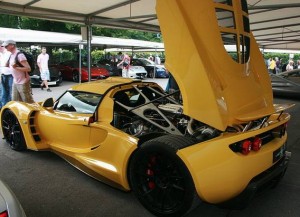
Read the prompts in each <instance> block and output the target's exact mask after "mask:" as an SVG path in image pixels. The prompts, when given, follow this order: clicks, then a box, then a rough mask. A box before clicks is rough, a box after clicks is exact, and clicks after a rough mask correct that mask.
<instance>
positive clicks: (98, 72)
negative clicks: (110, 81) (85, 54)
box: [57, 60, 110, 82]
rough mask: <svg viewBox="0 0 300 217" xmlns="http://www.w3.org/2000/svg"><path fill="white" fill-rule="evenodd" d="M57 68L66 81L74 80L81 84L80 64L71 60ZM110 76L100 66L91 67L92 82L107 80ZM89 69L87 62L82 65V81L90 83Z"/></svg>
mask: <svg viewBox="0 0 300 217" xmlns="http://www.w3.org/2000/svg"><path fill="white" fill-rule="evenodd" d="M57 68H58V69H59V70H60V71H61V73H62V78H63V79H64V80H72V81H74V82H79V62H78V61H76V60H69V61H65V62H61V63H59V64H58V65H57ZM109 76H110V74H109V71H108V70H107V69H105V68H102V67H98V66H91V80H98V79H105V78H108V77H109ZM88 80H89V79H88V67H87V63H86V62H82V64H81V81H88Z"/></svg>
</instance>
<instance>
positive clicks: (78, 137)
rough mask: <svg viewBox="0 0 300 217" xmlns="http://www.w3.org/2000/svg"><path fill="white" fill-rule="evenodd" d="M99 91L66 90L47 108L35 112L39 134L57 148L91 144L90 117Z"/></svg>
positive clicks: (98, 99) (84, 147)
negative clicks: (41, 112) (37, 113)
mask: <svg viewBox="0 0 300 217" xmlns="http://www.w3.org/2000/svg"><path fill="white" fill-rule="evenodd" d="M100 99H101V95H99V94H94V93H86V92H79V91H67V92H66V93H64V95H63V96H62V97H61V98H60V99H59V100H58V101H57V102H56V103H55V105H54V108H53V109H52V110H50V111H47V110H46V111H44V114H43V115H40V116H39V127H40V131H41V132H42V134H43V135H42V136H43V138H46V139H47V140H48V142H49V144H50V145H51V146H52V147H57V148H61V149H74V150H80V149H86V148H90V147H91V143H90V133H91V129H90V128H91V125H90V122H91V119H92V118H93V116H94V112H95V109H96V107H97V105H98V103H99V101H100Z"/></svg>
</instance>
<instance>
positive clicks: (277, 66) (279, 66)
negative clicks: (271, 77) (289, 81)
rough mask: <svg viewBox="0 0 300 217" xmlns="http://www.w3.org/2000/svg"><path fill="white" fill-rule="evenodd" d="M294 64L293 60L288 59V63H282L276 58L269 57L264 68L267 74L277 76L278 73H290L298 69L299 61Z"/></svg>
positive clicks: (299, 66)
mask: <svg viewBox="0 0 300 217" xmlns="http://www.w3.org/2000/svg"><path fill="white" fill-rule="evenodd" d="M296 63H297V64H295V63H294V60H293V59H290V60H289V61H288V62H286V63H283V62H282V59H280V58H278V57H275V58H273V57H271V58H269V59H268V60H267V61H266V66H267V68H268V70H269V73H273V74H278V73H280V72H285V71H291V70H294V69H300V60H298V61H297V62H296Z"/></svg>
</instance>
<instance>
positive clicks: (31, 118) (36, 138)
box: [29, 111, 41, 142]
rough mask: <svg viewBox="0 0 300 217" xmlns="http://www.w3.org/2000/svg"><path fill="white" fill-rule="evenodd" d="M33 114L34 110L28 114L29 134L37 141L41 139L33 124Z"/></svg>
mask: <svg viewBox="0 0 300 217" xmlns="http://www.w3.org/2000/svg"><path fill="white" fill-rule="evenodd" d="M35 114H36V112H35V111H33V112H32V113H31V114H30V117H29V124H30V125H29V127H30V132H31V135H32V137H33V139H34V141H36V142H39V141H41V137H40V136H39V133H38V131H37V130H36V126H35V122H34V121H35Z"/></svg>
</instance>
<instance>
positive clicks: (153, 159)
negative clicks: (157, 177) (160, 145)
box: [146, 156, 156, 189]
mask: <svg viewBox="0 0 300 217" xmlns="http://www.w3.org/2000/svg"><path fill="white" fill-rule="evenodd" d="M155 162H156V157H155V156H152V157H151V158H150V161H149V163H148V167H149V168H148V169H147V171H146V174H147V176H153V175H154V172H153V170H152V166H153V165H154V164H155ZM148 180H149V181H148V187H149V188H150V189H154V188H155V183H154V181H153V180H150V178H149V179H148Z"/></svg>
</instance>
